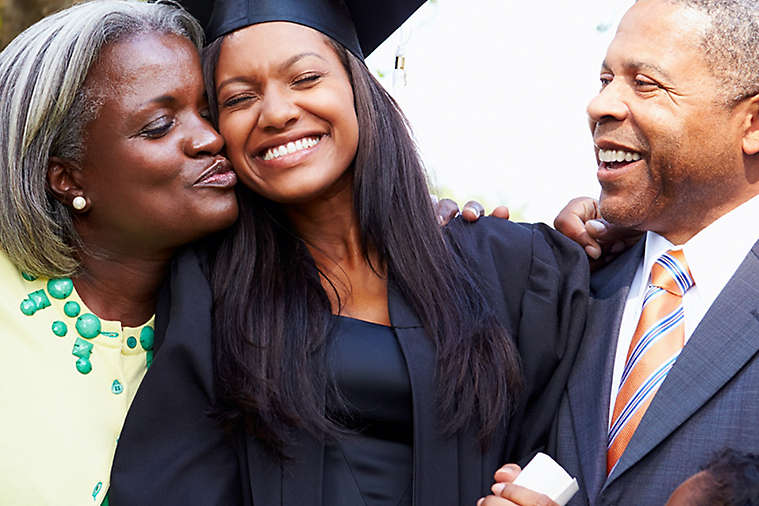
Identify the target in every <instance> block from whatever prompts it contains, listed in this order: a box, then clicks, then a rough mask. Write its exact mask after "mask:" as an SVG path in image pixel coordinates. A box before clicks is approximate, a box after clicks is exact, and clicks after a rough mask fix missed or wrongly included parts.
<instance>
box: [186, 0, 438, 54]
mask: <svg viewBox="0 0 759 506" xmlns="http://www.w3.org/2000/svg"><path fill="white" fill-rule="evenodd" d="M424 1H425V0H382V1H377V0H182V1H181V3H182V4H183V5H184V6H185V7H186V8H187V10H189V11H190V12H191V13H192V14H193V15H195V17H197V18H198V19H199V20H200V22H201V23H202V24H203V25H204V27H205V29H206V38H207V40H208V41H209V42H210V41H212V40H214V39H216V38H218V37H220V36H222V35H225V34H227V33H230V32H233V31H235V30H237V29H239V28H244V27H246V26H250V25H255V24H258V23H265V22H267V21H290V22H292V23H298V24H301V25H305V26H308V27H311V28H314V29H315V30H319V31H320V32H322V33H324V34H326V35H329V36H330V37H331V38H333V39H334V40H336V41H338V42H339V43H341V44H342V45H343V46H345V47H346V48H347V49H349V50H350V51H351V52H352V53H353V54H355V55H356V56H358V57H359V58H363V57H364V55H368V54H369V53H371V52H372V51H374V50H375V49H376V48H377V46H379V45H380V44H381V43H382V42H383V41H384V40H385V39H387V38H388V37H389V36H390V34H392V33H393V32H394V31H395V29H396V28H398V27H399V26H400V25H401V24H403V22H404V21H405V20H406V19H408V17H409V16H410V15H411V14H412V13H413V12H414V11H415V10H416V9H418V8H419V7H420V6H421V5H422V4H423V3H424Z"/></svg>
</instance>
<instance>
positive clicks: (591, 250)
mask: <svg viewBox="0 0 759 506" xmlns="http://www.w3.org/2000/svg"><path fill="white" fill-rule="evenodd" d="M585 254H586V255H588V256H589V257H590V258H592V259H593V260H598V259H599V258H601V248H598V247H596V246H585Z"/></svg>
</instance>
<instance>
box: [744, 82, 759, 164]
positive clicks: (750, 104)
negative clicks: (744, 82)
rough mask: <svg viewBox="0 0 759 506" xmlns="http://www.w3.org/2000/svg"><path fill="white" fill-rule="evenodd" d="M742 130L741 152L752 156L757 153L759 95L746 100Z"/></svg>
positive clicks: (758, 144)
mask: <svg viewBox="0 0 759 506" xmlns="http://www.w3.org/2000/svg"><path fill="white" fill-rule="evenodd" d="M745 107H746V109H745V110H746V116H745V123H744V130H743V152H744V153H745V154H746V155H748V156H752V155H755V154H757V153H759V95H754V96H753V97H751V98H750V99H748V101H747V103H746V105H745Z"/></svg>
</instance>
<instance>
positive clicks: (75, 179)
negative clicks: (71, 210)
mask: <svg viewBox="0 0 759 506" xmlns="http://www.w3.org/2000/svg"><path fill="white" fill-rule="evenodd" d="M47 186H48V188H49V190H50V193H52V194H53V196H54V197H55V198H56V200H58V201H59V202H61V203H62V204H63V205H65V206H68V207H71V205H72V204H71V203H72V202H73V200H74V199H75V198H76V197H81V196H84V194H85V191H84V188H83V187H82V171H81V170H80V169H79V167H78V166H77V165H76V164H74V163H72V162H70V161H68V160H64V159H62V158H58V157H57V156H52V157H50V160H49V161H48V164H47Z"/></svg>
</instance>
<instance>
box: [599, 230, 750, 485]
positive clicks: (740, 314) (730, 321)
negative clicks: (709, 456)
mask: <svg viewBox="0 0 759 506" xmlns="http://www.w3.org/2000/svg"><path fill="white" fill-rule="evenodd" d="M758 257H759V242H757V244H755V245H754V247H753V248H752V250H751V252H749V254H748V256H747V257H746V259H745V260H744V261H743V263H742V264H741V265H740V267H739V268H738V270H737V271H736V272H735V274H734V275H733V277H732V278H731V279H730V281H729V282H728V283H727V285H726V286H725V288H724V289H723V290H722V292H721V293H720V294H719V296H718V297H717V299H716V300H715V301H714V303H713V304H712V306H711V307H710V308H709V310H708V312H707V313H706V315H705V316H704V318H703V320H701V323H700V324H699V325H698V327H697V328H696V330H695V331H694V333H693V335H692V336H691V338H690V339H689V340H688V343H687V344H686V346H685V348H684V349H683V351H682V353H681V354H680V356H679V357H678V359H677V361H676V362H675V365H674V366H673V367H672V370H670V372H669V374H668V375H667V378H666V379H665V380H664V383H663V384H662V386H661V388H660V389H659V391H658V392H657V393H656V396H655V397H654V400H653V401H652V402H651V405H650V406H649V408H648V410H646V413H645V415H644V416H643V419H642V420H641V423H640V425H639V426H638V429H637V430H636V431H635V434H634V435H633V437H632V439H631V440H630V443H629V444H628V446H627V448H626V449H625V452H624V453H623V454H622V457H621V458H620V460H619V463H618V465H617V468H616V469H615V470H614V473H613V474H612V475H611V476H610V477H609V478H610V480H609V481H613V480H614V479H615V478H616V477H618V476H619V475H621V474H622V473H624V472H625V471H626V470H627V469H629V468H630V467H631V466H633V465H634V464H635V463H636V462H638V461H639V460H640V459H641V458H643V457H644V456H645V455H646V454H647V453H648V452H650V451H651V450H652V449H653V448H655V447H656V446H657V445H658V444H659V443H661V442H662V441H663V440H664V439H665V438H666V437H667V436H669V435H670V434H671V433H672V432H673V431H675V430H676V429H677V428H678V427H679V426H680V425H681V424H682V423H684V422H685V421H686V420H687V419H688V418H689V417H690V416H691V415H692V414H693V413H695V412H696V411H697V410H698V409H699V408H700V407H701V406H703V405H704V404H705V403H706V402H708V400H709V399H710V398H711V397H713V396H714V395H715V394H716V393H717V391H719V389H720V388H722V387H723V386H724V385H725V384H726V383H727V382H728V381H729V380H730V379H731V378H732V377H733V376H735V374H736V373H738V371H739V370H740V369H741V368H742V367H743V366H744V365H745V364H746V362H748V361H749V360H750V359H751V358H752V357H753V356H754V355H755V354H756V353H757V352H758V351H759V338H757V336H759V289H757V287H759V259H758ZM715 357H718V359H717V360H715Z"/></svg>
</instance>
